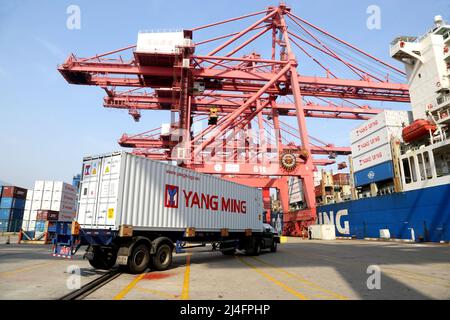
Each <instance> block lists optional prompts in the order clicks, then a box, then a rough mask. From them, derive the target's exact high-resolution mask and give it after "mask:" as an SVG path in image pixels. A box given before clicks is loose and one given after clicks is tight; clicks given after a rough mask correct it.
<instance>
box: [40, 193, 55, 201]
mask: <svg viewBox="0 0 450 320" xmlns="http://www.w3.org/2000/svg"><path fill="white" fill-rule="evenodd" d="M52 198H53V191H49V190H45V191H44V195H43V196H42V200H43V201H52Z"/></svg>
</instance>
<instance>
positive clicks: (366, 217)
mask: <svg viewBox="0 0 450 320" xmlns="http://www.w3.org/2000/svg"><path fill="white" fill-rule="evenodd" d="M317 215H318V223H319V224H334V225H335V226H336V236H338V237H356V238H358V239H363V238H379V237H380V229H389V231H390V235H391V238H397V239H412V236H413V234H414V236H415V240H416V241H431V242H439V241H450V228H449V227H450V226H449V222H450V221H449V220H450V185H448V184H447V185H443V186H437V187H430V188H425V189H421V190H413V191H407V192H402V193H396V194H391V195H386V196H379V197H375V198H366V199H360V200H355V201H349V202H342V203H336V204H330V205H324V206H319V207H318V208H317ZM412 230H413V232H412Z"/></svg>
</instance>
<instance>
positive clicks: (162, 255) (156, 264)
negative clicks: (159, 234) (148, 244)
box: [151, 243, 172, 271]
mask: <svg viewBox="0 0 450 320" xmlns="http://www.w3.org/2000/svg"><path fill="white" fill-rule="evenodd" d="M171 264H172V248H171V247H170V246H169V245H168V244H165V243H163V244H161V245H160V246H159V247H158V249H156V252H155V254H154V255H153V256H152V261H151V266H152V268H153V269H154V270H157V271H164V270H167V269H168V268H169V267H170V265H171Z"/></svg>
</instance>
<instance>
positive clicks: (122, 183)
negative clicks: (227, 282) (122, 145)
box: [53, 151, 280, 274]
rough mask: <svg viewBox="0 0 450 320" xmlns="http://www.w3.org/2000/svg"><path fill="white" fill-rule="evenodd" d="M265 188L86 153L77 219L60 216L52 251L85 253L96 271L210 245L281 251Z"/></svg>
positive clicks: (151, 262)
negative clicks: (268, 220)
mask: <svg viewBox="0 0 450 320" xmlns="http://www.w3.org/2000/svg"><path fill="white" fill-rule="evenodd" d="M263 216H264V208H263V199H262V192H261V190H259V189H257V188H251V187H248V186H244V185H241V184H238V183H234V182H230V181H226V180H223V179H220V178H218V177H215V176H212V175H207V174H201V173H198V172H194V171H191V170H188V169H185V168H182V167H178V166H173V165H170V164H167V163H163V162H158V161H153V160H150V159H147V158H145V157H140V156H136V155H133V154H131V153H128V152H124V151H118V152H113V153H108V154H102V155H97V156H90V157H85V158H84V159H83V168H82V177H81V183H80V195H79V199H78V209H77V218H76V220H74V221H71V222H62V221H61V222H57V226H56V237H55V239H54V245H53V255H54V256H57V257H64V258H72V257H73V255H74V254H75V253H76V252H77V250H78V249H79V248H80V247H81V246H83V245H87V249H86V253H85V254H84V257H85V258H87V259H88V260H89V262H90V264H91V265H92V266H93V267H94V268H96V269H103V270H109V269H112V268H113V267H114V266H115V265H117V264H118V265H119V268H121V269H123V271H125V272H129V273H134V274H136V273H142V272H144V271H145V270H146V269H147V268H150V269H152V270H158V271H162V270H166V269H167V268H169V267H170V265H171V262H172V255H173V252H174V251H175V252H176V253H180V252H183V251H184V250H185V249H186V248H192V247H196V246H206V245H207V244H211V248H212V250H219V251H221V252H222V253H223V254H224V255H233V254H234V253H235V252H236V250H242V251H244V252H245V254H247V255H259V253H260V252H261V250H262V249H270V250H271V251H272V252H275V251H276V249H277V244H278V243H279V242H280V239H279V237H278V235H277V234H276V233H275V232H274V230H273V228H271V227H270V225H265V224H263Z"/></svg>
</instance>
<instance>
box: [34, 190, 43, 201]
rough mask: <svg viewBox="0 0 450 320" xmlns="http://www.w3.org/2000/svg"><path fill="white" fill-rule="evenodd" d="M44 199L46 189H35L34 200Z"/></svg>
mask: <svg viewBox="0 0 450 320" xmlns="http://www.w3.org/2000/svg"><path fill="white" fill-rule="evenodd" d="M43 199H44V190H37V191H36V190H35V191H33V201H42V200H43Z"/></svg>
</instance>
